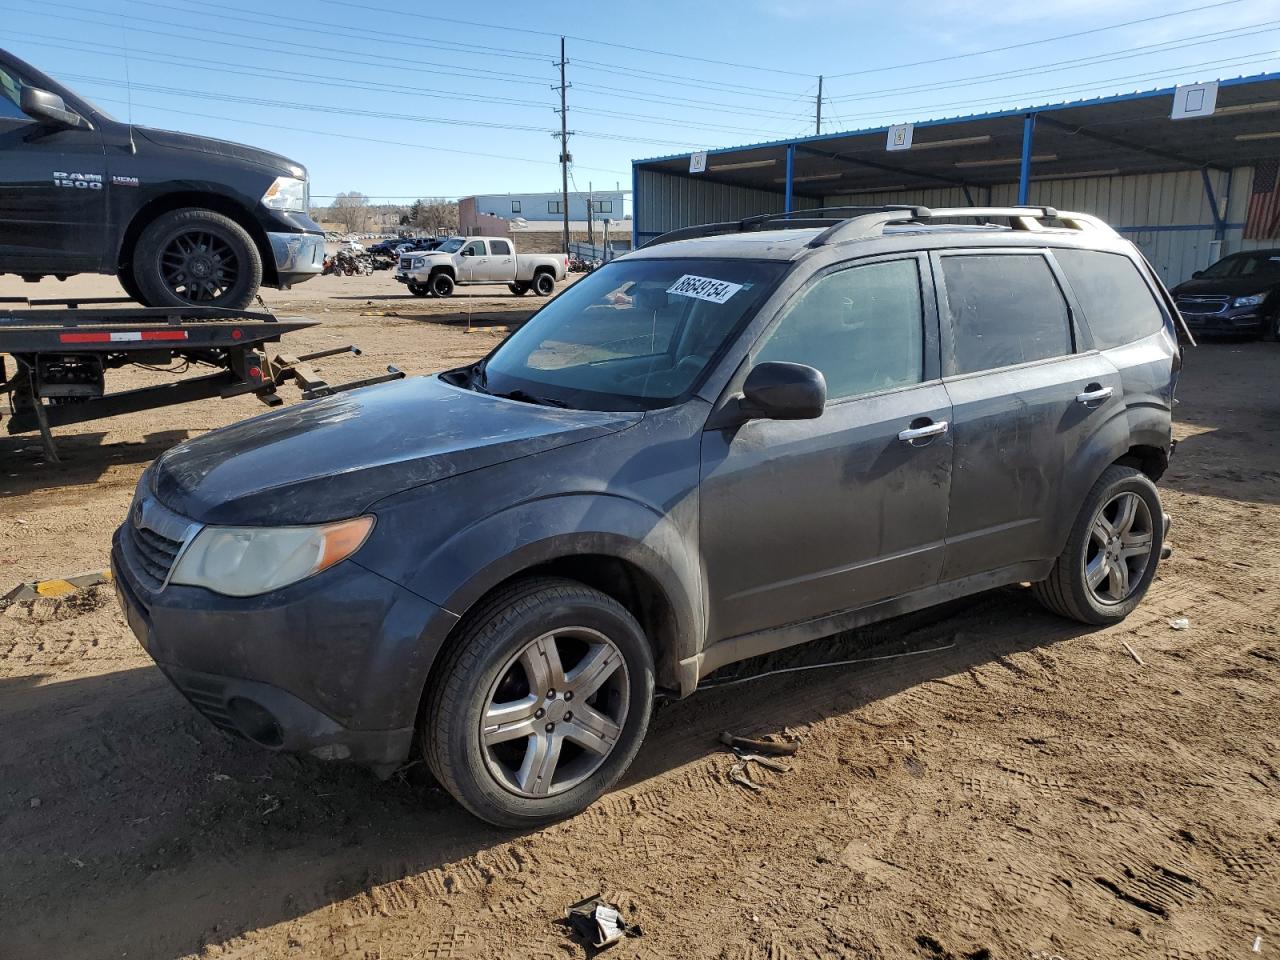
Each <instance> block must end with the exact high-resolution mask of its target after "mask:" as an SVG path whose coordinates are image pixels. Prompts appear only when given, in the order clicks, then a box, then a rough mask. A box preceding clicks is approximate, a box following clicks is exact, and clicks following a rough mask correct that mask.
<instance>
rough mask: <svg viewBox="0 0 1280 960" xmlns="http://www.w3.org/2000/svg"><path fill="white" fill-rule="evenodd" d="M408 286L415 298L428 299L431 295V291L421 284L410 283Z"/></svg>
mask: <svg viewBox="0 0 1280 960" xmlns="http://www.w3.org/2000/svg"><path fill="white" fill-rule="evenodd" d="M407 286H408V287H409V292H410V293H412V294H413V295H414V296H415V297H427V296H430V295H431V291H430V290H428V289H427V288H426V287H424V286H423V285H422V284H420V283H409V284H407Z"/></svg>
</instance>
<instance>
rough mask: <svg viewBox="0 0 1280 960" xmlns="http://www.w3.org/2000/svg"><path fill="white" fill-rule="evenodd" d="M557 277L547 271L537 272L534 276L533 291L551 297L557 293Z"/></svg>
mask: <svg viewBox="0 0 1280 960" xmlns="http://www.w3.org/2000/svg"><path fill="white" fill-rule="evenodd" d="M555 290H556V278H555V277H553V276H552V275H551V274H549V273H547V272H545V271H544V272H542V273H539V274H535V275H534V278H533V292H534V293H536V294H537V295H538V296H540V297H549V296H551V294H553V293H555Z"/></svg>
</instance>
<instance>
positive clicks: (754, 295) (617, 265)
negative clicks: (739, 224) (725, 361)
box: [476, 259, 787, 410]
mask: <svg viewBox="0 0 1280 960" xmlns="http://www.w3.org/2000/svg"><path fill="white" fill-rule="evenodd" d="M786 268H787V264H785V263H774V262H759V261H752V260H625V259H624V260H618V261H615V262H614V263H610V264H607V265H606V266H604V267H602V268H601V269H599V270H597V271H595V272H594V273H591V274H588V275H587V276H586V277H585V278H583V279H582V280H579V281H578V282H577V283H575V284H574V285H573V286H571V287H569V289H567V290H566V291H565V292H564V293H563V294H561V295H560V296H559V297H557V298H556V299H555V300H553V301H552V302H551V303H549V304H547V306H546V307H544V308H543V309H542V310H541V311H539V312H538V313H537V314H536V315H535V316H534V317H533V318H532V319H531V320H530V321H529V322H528V323H526V324H525V325H524V326H523V327H521V328H520V329H519V330H518V331H517V332H516V333H514V334H512V335H511V337H510V338H508V339H507V340H506V342H504V343H503V344H502V345H501V346H500V347H498V349H497V350H496V351H494V353H493V354H492V355H491V356H490V357H489V358H488V359H487V360H486V361H484V363H483V364H481V366H480V368H479V369H478V370H477V374H478V376H477V380H478V383H477V384H476V385H477V386H478V387H479V388H480V389H483V390H485V391H487V392H489V393H493V394H497V395H499V396H512V397H513V398H514V399H519V400H529V401H532V402H543V403H551V404H553V405H557V406H572V407H579V408H582V409H588V410H652V409H657V408H659V407H664V406H669V405H670V404H672V403H674V402H677V401H679V400H682V399H683V398H685V397H686V396H688V395H689V394H690V393H692V391H693V390H694V389H695V388H696V387H697V386H698V384H699V383H700V382H701V380H702V377H703V374H704V373H705V372H706V371H707V370H708V368H709V367H710V366H711V364H712V362H713V361H714V360H715V359H716V358H718V357H719V355H720V353H721V351H722V350H723V349H724V347H725V345H726V344H727V343H728V342H729V340H730V338H731V337H732V336H733V335H734V334H735V333H736V332H737V331H738V330H739V329H740V328H741V326H742V324H743V323H744V322H745V320H746V319H747V318H748V317H749V316H750V315H751V314H752V312H754V310H755V309H756V308H757V307H759V305H760V304H761V303H762V302H763V301H764V299H765V297H766V296H768V294H769V292H770V291H771V290H772V289H773V287H774V285H775V284H776V283H777V281H778V279H779V278H780V277H781V276H782V274H783V272H784V271H785V270H786Z"/></svg>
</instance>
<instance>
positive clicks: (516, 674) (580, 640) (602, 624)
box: [420, 577, 654, 829]
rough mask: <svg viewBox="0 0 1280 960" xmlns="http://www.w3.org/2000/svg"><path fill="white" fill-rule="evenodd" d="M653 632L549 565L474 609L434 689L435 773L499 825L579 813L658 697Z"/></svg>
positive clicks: (429, 722)
mask: <svg viewBox="0 0 1280 960" xmlns="http://www.w3.org/2000/svg"><path fill="white" fill-rule="evenodd" d="M653 690H654V667H653V655H652V652H651V651H650V648H649V642H648V640H647V639H646V637H645V635H644V631H643V630H641V628H640V625H639V624H638V623H637V622H636V620H635V618H634V617H632V616H631V614H630V613H629V612H627V610H626V609H625V608H624V607H623V606H622V605H621V604H619V603H618V602H617V601H616V600H614V599H613V598H611V597H609V596H607V595H605V594H603V593H601V592H600V591H598V590H593V589H591V588H590V587H587V586H585V585H583V584H581V583H578V582H576V581H572V580H562V579H553V578H545V577H540V578H536V579H529V580H524V581H520V582H518V583H516V584H514V585H512V586H510V587H507V588H504V589H503V590H501V591H500V592H499V593H497V594H495V595H494V596H493V597H492V598H490V599H489V600H488V601H486V602H484V604H483V605H482V606H481V607H480V608H479V609H478V610H477V611H476V612H475V613H474V614H472V615H469V616H468V620H467V623H466V624H465V625H464V627H463V628H462V632H461V634H460V635H459V636H458V637H457V641H456V642H455V643H453V644H452V645H451V647H450V649H449V651H448V653H447V654H445V656H444V659H443V661H442V663H441V665H440V667H439V669H438V671H437V672H436V674H435V676H434V678H433V679H432V681H431V683H430V686H429V688H428V690H427V696H426V707H425V709H424V711H423V714H422V720H421V723H422V727H421V730H420V733H421V739H422V743H423V752H424V754H425V758H426V761H427V764H428V766H429V767H430V768H431V771H432V773H434V774H435V777H436V779H437V780H438V781H439V782H440V783H441V784H442V785H443V786H444V787H445V789H447V790H448V791H449V792H450V793H451V794H452V795H453V796H454V798H455V799H456V800H457V801H458V802H459V803H460V804H462V806H464V807H466V808H467V809H468V810H469V811H471V813H473V814H475V815H476V816H477V817H479V818H480V819H482V820H485V821H488V822H489V823H492V824H494V825H495V826H500V827H515V828H521V829H523V828H531V827H536V826H539V825H542V824H546V823H550V822H552V821H555V820H560V819H563V818H565V817H568V816H572V815H573V814H575V813H577V812H578V811H580V810H582V809H583V808H585V807H586V806H587V805H588V804H590V803H591V802H592V801H594V800H595V799H596V798H597V797H599V796H600V795H601V794H602V793H604V792H605V791H606V790H608V789H609V788H610V787H611V786H612V785H613V784H614V783H615V782H617V780H618V778H619V777H621V776H622V774H623V773H624V772H625V771H626V769H627V767H629V766H630V765H631V761H632V760H633V759H634V758H635V755H636V752H637V751H638V750H639V749H640V743H641V741H642V740H643V739H644V734H645V729H646V728H647V727H648V724H649V715H650V711H651V709H652V705H653Z"/></svg>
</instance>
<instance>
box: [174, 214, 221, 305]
mask: <svg viewBox="0 0 1280 960" xmlns="http://www.w3.org/2000/svg"><path fill="white" fill-rule="evenodd" d="M160 273H161V276H163V277H164V282H165V285H166V286H168V288H169V289H170V290H171V291H172V292H173V293H174V294H176V295H177V296H179V297H182V298H184V299H186V300H190V301H191V302H192V303H208V302H211V301H213V300H216V299H218V297H220V296H222V295H223V294H224V293H226V292H227V291H228V290H230V289H231V288H232V287H234V286H235V285H236V282H237V281H238V280H239V279H240V260H239V258H238V257H237V256H236V253H235V250H233V249H232V247H231V245H230V244H229V243H227V242H226V241H225V240H223V239H222V238H221V237H219V236H217V235H216V234H214V233H211V232H209V231H207V230H190V231H184V232H182V233H179V234H178V235H177V236H175V237H174V238H173V239H172V240H170V241H169V242H168V243H167V244H166V245H165V247H164V250H163V251H162V252H161V254H160Z"/></svg>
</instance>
